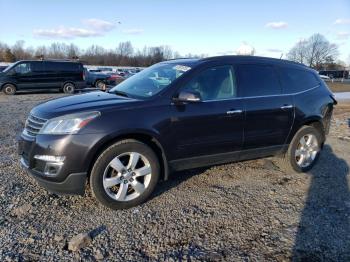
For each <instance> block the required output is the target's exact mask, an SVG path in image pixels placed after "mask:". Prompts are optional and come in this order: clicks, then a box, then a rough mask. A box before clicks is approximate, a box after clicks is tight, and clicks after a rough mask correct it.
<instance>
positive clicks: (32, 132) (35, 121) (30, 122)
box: [24, 114, 47, 137]
mask: <svg viewBox="0 0 350 262" xmlns="http://www.w3.org/2000/svg"><path fill="white" fill-rule="evenodd" d="M46 121H47V120H46V119H43V118H40V117H37V116H33V115H32V114H30V115H29V117H28V119H27V121H26V124H25V127H24V133H25V134H26V135H28V136H32V137H35V136H36V135H37V134H38V133H39V131H40V129H41V128H42V127H43V125H44V124H45V123H46Z"/></svg>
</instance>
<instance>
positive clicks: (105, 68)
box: [97, 67, 113, 74]
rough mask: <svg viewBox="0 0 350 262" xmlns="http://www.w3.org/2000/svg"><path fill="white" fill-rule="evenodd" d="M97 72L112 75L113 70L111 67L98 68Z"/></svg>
mask: <svg viewBox="0 0 350 262" xmlns="http://www.w3.org/2000/svg"><path fill="white" fill-rule="evenodd" d="M97 70H99V71H100V72H101V73H106V74H109V73H113V68H111V67H98V68H97Z"/></svg>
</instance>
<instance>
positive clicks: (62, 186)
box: [20, 157, 86, 195]
mask: <svg viewBox="0 0 350 262" xmlns="http://www.w3.org/2000/svg"><path fill="white" fill-rule="evenodd" d="M20 161H21V165H22V167H24V168H25V169H26V170H27V171H28V173H29V174H30V175H31V176H32V177H34V178H35V180H36V181H37V182H38V184H39V185H40V186H42V187H43V188H45V189H47V190H48V191H50V192H53V193H57V194H74V195H84V192H85V183H86V173H74V174H69V175H68V176H67V178H66V179H65V180H63V181H62V182H55V181H48V180H47V179H45V177H44V176H43V174H42V173H40V172H37V171H35V170H33V169H30V168H29V166H28V164H27V163H26V161H25V160H24V158H23V157H21V160H20Z"/></svg>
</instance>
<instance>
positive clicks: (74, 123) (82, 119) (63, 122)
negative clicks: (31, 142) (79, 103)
mask: <svg viewBox="0 0 350 262" xmlns="http://www.w3.org/2000/svg"><path fill="white" fill-rule="evenodd" d="M100 115H101V113H100V112H96V111H95V112H84V113H78V114H70V115H64V116H60V117H56V118H52V119H50V120H48V121H47V122H46V123H45V125H44V126H43V127H42V128H41V130H40V132H39V134H51V135H61V134H75V133H77V132H78V131H79V130H80V129H81V128H83V127H84V126H86V124H87V123H89V122H90V121H91V120H93V119H94V118H96V117H98V116H100Z"/></svg>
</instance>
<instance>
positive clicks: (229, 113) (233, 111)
mask: <svg viewBox="0 0 350 262" xmlns="http://www.w3.org/2000/svg"><path fill="white" fill-rule="evenodd" d="M242 112H243V111H242V110H240V109H237V110H229V111H227V112H226V114H228V115H233V114H241V113H242Z"/></svg>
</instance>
